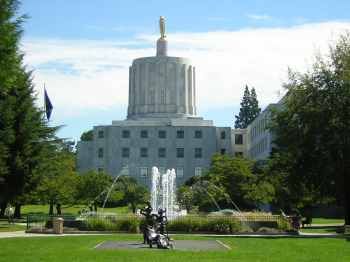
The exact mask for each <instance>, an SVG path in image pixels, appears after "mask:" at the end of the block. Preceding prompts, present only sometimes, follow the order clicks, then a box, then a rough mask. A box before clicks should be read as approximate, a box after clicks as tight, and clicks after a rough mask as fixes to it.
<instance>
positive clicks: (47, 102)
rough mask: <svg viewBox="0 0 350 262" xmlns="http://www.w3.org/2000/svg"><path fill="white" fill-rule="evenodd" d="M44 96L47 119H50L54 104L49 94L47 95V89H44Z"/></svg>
mask: <svg viewBox="0 0 350 262" xmlns="http://www.w3.org/2000/svg"><path fill="white" fill-rule="evenodd" d="M44 96H45V112H46V118H47V120H50V117H51V113H52V109H53V106H52V104H51V101H50V98H49V96H48V95H47V92H46V89H44Z"/></svg>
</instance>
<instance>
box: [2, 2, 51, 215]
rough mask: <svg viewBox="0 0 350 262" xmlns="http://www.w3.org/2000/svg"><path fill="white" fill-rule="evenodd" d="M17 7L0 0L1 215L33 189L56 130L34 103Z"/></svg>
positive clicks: (22, 19)
mask: <svg viewBox="0 0 350 262" xmlns="http://www.w3.org/2000/svg"><path fill="white" fill-rule="evenodd" d="M18 9H19V1H17V0H0V36H1V37H0V112H1V113H0V178H1V180H0V207H1V212H0V215H2V214H1V213H3V212H4V208H5V207H6V205H7V203H8V202H11V203H12V204H17V206H19V204H20V202H21V201H23V195H25V193H27V192H28V191H30V190H31V189H32V188H33V185H32V183H33V177H34V173H35V169H36V168H37V167H38V165H39V164H40V163H41V156H42V155H41V153H42V150H43V148H44V147H46V146H47V141H48V140H49V139H50V138H53V136H54V133H55V128H50V127H48V126H47V122H46V121H45V120H44V117H43V112H42V111H41V110H39V109H38V108H37V107H36V106H35V99H36V97H35V94H34V89H33V84H32V79H31V73H30V72H28V71H27V70H26V68H25V66H24V65H23V54H22V53H21V51H20V50H19V42H20V38H21V34H22V23H23V21H24V20H25V16H18V14H17V12H18ZM16 211H17V214H15V215H19V212H18V211H19V210H18V208H17V210H16Z"/></svg>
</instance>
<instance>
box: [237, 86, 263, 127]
mask: <svg viewBox="0 0 350 262" xmlns="http://www.w3.org/2000/svg"><path fill="white" fill-rule="evenodd" d="M260 111H261V109H260V108H259V102H258V99H257V95H256V92H255V88H254V87H253V88H252V89H251V90H249V87H248V86H247V85H246V86H245V89H244V94H243V98H242V102H241V108H240V110H239V114H238V115H236V116H235V118H236V121H235V128H247V126H248V125H249V124H250V123H251V122H253V120H254V119H255V118H256V117H257V116H258V115H259V113H260Z"/></svg>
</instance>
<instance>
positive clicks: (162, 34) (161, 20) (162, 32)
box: [159, 16, 165, 39]
mask: <svg viewBox="0 0 350 262" xmlns="http://www.w3.org/2000/svg"><path fill="white" fill-rule="evenodd" d="M159 29H160V38H161V39H164V38H165V18H164V17H163V16H161V17H160V18H159Z"/></svg>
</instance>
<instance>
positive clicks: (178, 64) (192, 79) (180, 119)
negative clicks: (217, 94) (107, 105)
mask: <svg viewBox="0 0 350 262" xmlns="http://www.w3.org/2000/svg"><path fill="white" fill-rule="evenodd" d="M164 27H165V25H164V18H162V17H161V18H160V29H161V30H160V31H161V36H160V38H159V39H158V41H157V47H156V55H155V56H150V57H142V58H137V59H135V60H134V61H133V62H132V65H131V66H130V67H129V102H128V110H127V118H126V120H117V121H112V124H111V125H100V126H94V127H93V137H94V138H93V140H92V141H79V142H78V145H77V166H78V171H79V172H81V173H82V172H86V171H89V170H96V171H100V172H102V171H103V172H106V173H108V174H110V175H112V176H116V175H118V174H122V175H129V176H132V177H134V178H135V179H136V180H137V181H138V182H140V183H142V184H144V185H150V183H151V169H152V167H153V166H157V167H158V168H159V170H160V172H161V173H162V172H165V170H166V169H170V168H174V169H175V171H176V175H177V178H176V179H177V183H178V184H181V183H183V182H185V181H186V180H187V179H189V178H190V177H192V176H197V175H201V174H202V173H203V172H204V171H205V170H207V169H208V168H209V167H210V163H211V158H212V156H213V155H214V154H215V153H219V154H227V155H230V156H246V157H249V156H250V153H254V154H255V155H254V156H253V157H252V158H254V159H255V158H259V156H257V155H256V154H257V153H258V151H256V149H254V150H255V151H254V150H253V147H257V145H258V143H261V142H259V141H260V140H259V139H258V140H256V139H255V140H252V139H251V138H252V137H253V136H252V132H253V129H254V132H255V133H254V134H258V133H257V131H256V128H255V127H254V126H253V127H248V128H247V129H231V127H217V126H214V124H213V121H212V120H205V119H203V118H202V117H200V116H198V115H197V101H196V100H197V92H198V91H199V90H198V89H199V88H197V85H196V67H195V65H193V64H192V63H191V61H190V59H188V58H184V57H172V56H168V41H167V37H166V35H165V29H164ZM262 115H263V114H262ZM258 118H259V117H258ZM260 118H261V119H262V120H264V119H265V118H264V117H260ZM260 118H259V119H260ZM259 119H258V120H259ZM261 119H260V120H261ZM260 120H259V121H260ZM259 121H258V122H259ZM258 122H257V123H258ZM257 123H255V124H256V125H257ZM252 124H253V125H254V123H252ZM261 131H264V130H263V129H261ZM264 132H265V131H264ZM264 132H261V133H262V134H261V136H262V137H261V139H262V141H265V142H263V143H264V145H262V146H261V147H264V146H265V143H266V148H262V150H261V151H262V152H261V153H263V151H264V152H266V151H268V150H270V148H269V147H268V146H270V144H271V138H270V134H269V133H268V132H267V133H266V134H263V133H264ZM254 138H256V136H254ZM263 139H266V140H263ZM267 139H269V141H267ZM254 141H255V142H254ZM252 142H254V143H252ZM263 149H264V150H263ZM253 151H254V152H253Z"/></svg>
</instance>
